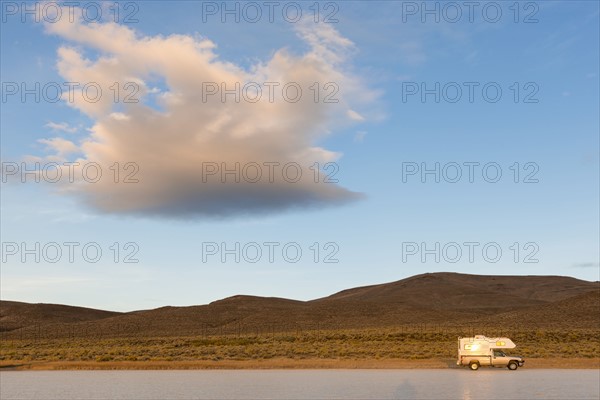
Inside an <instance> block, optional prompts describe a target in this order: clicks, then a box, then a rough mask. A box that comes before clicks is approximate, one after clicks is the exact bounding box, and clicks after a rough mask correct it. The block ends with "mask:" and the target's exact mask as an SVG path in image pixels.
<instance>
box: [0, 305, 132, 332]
mask: <svg viewBox="0 0 600 400" xmlns="http://www.w3.org/2000/svg"><path fill="white" fill-rule="evenodd" d="M120 314H121V313H118V312H113V311H104V310H96V309H93V308H84V307H74V306H65V305H61V304H44V303H38V304H30V303H22V302H18V301H6V300H0V332H3V331H10V330H14V329H19V328H24V327H28V326H39V325H45V324H57V323H64V324H65V323H75V322H82V321H95V320H99V319H103V318H108V317H112V316H116V315H120Z"/></svg>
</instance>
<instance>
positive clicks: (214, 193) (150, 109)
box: [43, 20, 374, 218]
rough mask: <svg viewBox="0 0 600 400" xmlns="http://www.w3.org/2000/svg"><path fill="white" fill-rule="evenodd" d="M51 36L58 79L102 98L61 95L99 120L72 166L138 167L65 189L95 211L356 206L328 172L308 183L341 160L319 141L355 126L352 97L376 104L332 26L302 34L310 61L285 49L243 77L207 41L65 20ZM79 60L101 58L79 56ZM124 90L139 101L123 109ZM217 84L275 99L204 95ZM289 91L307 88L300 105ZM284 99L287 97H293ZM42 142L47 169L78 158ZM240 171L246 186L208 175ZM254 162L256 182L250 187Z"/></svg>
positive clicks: (178, 213)
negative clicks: (93, 88)
mask: <svg viewBox="0 0 600 400" xmlns="http://www.w3.org/2000/svg"><path fill="white" fill-rule="evenodd" d="M47 29H48V31H49V32H50V33H52V34H56V35H59V36H60V37H62V38H63V39H65V40H66V41H68V42H71V43H70V44H69V45H68V46H66V45H65V46H64V47H61V48H60V49H59V50H58V57H59V59H58V62H57V66H58V71H59V73H60V74H61V76H62V77H63V78H64V79H65V81H71V82H81V83H84V82H97V83H98V84H99V85H100V87H101V88H102V89H103V95H102V97H101V98H100V100H99V101H97V102H90V101H86V99H85V98H83V97H82V96H81V95H80V93H81V92H80V91H77V90H76V91H75V97H74V98H73V99H71V100H72V101H70V100H68V99H66V98H65V100H66V101H68V104H70V105H71V106H73V107H75V108H77V109H78V110H80V111H81V112H83V113H85V114H86V115H88V116H89V117H91V118H92V119H93V120H94V121H95V122H94V125H93V126H92V127H91V129H90V130H89V135H88V136H87V137H86V138H84V139H83V140H81V141H80V142H79V143H78V147H79V151H80V155H81V158H79V159H78V160H69V161H79V162H82V163H85V162H95V163H98V164H99V165H100V166H102V169H103V172H104V174H105V175H106V173H107V172H108V171H109V170H110V169H109V167H110V166H111V165H113V164H114V163H115V162H119V163H120V165H121V168H122V167H123V166H124V164H125V163H127V162H132V163H135V164H136V165H137V166H138V167H139V170H138V171H137V172H136V174H135V178H136V180H138V181H139V182H138V183H129V184H124V183H117V184H116V183H114V182H113V180H112V179H102V180H101V181H99V182H97V183H95V184H86V183H85V182H78V183H79V184H74V185H68V186H65V188H64V189H65V190H67V191H68V192H69V193H74V194H76V195H80V196H82V197H83V198H84V199H85V201H86V202H87V203H88V204H89V205H91V206H93V207H94V208H96V209H98V210H100V211H102V212H108V213H127V214H142V215H159V216H168V217H185V218H187V217H190V216H200V217H203V216H209V217H225V216H233V215H239V214H247V213H265V212H277V211H281V210H284V209H289V208H295V207H307V206H325V205H335V204H340V203H345V202H348V201H352V200H354V199H357V198H359V197H361V195H360V194H358V193H354V192H351V191H349V190H347V189H345V188H343V187H341V186H340V185H338V184H335V183H325V182H323V181H324V180H325V178H326V177H325V174H324V172H323V171H320V172H318V175H317V176H316V179H315V171H314V169H309V167H310V166H312V165H314V164H315V163H319V165H320V166H323V165H324V164H325V163H327V162H332V161H335V160H337V159H338V158H339V154H338V153H335V152H332V151H329V150H326V149H324V148H323V147H319V145H318V143H319V141H320V140H321V139H323V138H324V137H325V136H327V135H329V134H330V133H331V131H332V130H333V129H335V128H336V127H339V126H342V125H343V124H345V123H348V124H349V123H356V121H360V120H362V116H361V115H360V114H359V113H358V112H356V111H355V110H353V109H352V107H351V104H350V103H351V101H350V100H351V99H352V101H355V100H356V99H361V100H362V101H366V102H368V101H370V100H371V99H372V98H373V97H374V94H373V92H371V91H369V90H366V88H364V87H363V85H362V84H361V82H360V80H359V79H357V77H356V76H353V75H352V74H351V73H350V72H348V69H347V67H346V66H347V65H348V56H349V55H350V53H352V52H353V44H352V42H351V41H349V40H348V39H346V38H344V37H342V36H341V35H340V34H339V33H338V32H337V31H336V30H335V29H334V28H332V27H331V26H329V25H325V24H312V25H306V24H300V25H298V26H297V27H296V28H295V29H297V33H298V37H299V38H300V39H301V40H303V41H304V42H305V43H306V44H307V45H308V47H309V50H308V51H307V52H306V53H304V54H300V55H298V54H293V53H291V52H290V51H288V50H285V49H282V50H279V51H276V52H275V53H274V54H273V56H272V57H271V58H270V59H269V60H265V61H262V62H257V63H256V64H255V65H253V66H251V67H249V68H243V67H241V66H239V65H236V64H234V63H230V62H225V61H223V60H221V59H220V58H219V57H218V56H217V54H216V45H215V44H214V43H213V42H211V41H210V40H208V39H206V38H200V37H192V36H187V35H170V36H166V37H164V36H154V37H143V36H140V35H139V34H138V33H137V32H135V31H133V30H132V29H129V28H127V27H124V26H120V25H117V24H114V23H101V24H100V23H94V24H85V23H83V22H75V23H70V22H69V21H67V20H66V21H61V22H58V23H54V24H49V25H48V28H47ZM85 51H88V52H90V53H91V54H95V55H96V56H95V57H94V59H89V58H86V57H85V56H84V54H85V53H84V52H85ZM88 57H89V56H88ZM114 82H118V84H119V85H120V86H121V91H120V102H117V103H115V101H114V99H113V95H114V91H113V90H109V89H108V88H109V87H111V86H112V85H113V83H114ZM126 82H134V83H135V86H137V87H139V89H140V90H139V93H137V94H136V95H135V96H134V98H138V99H140V101H139V102H138V103H123V96H124V95H126V94H127V93H130V92H131V90H130V89H131V87H130V88H129V89H125V88H123V86H124V85H125V83H126ZM213 82H214V83H216V84H217V85H219V86H220V85H221V84H225V85H226V87H227V88H229V89H231V88H234V87H235V85H236V83H239V84H240V87H244V85H245V84H247V83H249V82H256V83H259V84H260V85H263V83H264V82H275V83H278V84H279V86H278V87H276V88H275V90H274V97H273V99H272V100H273V101H270V100H271V99H269V97H270V96H269V93H268V90H269V88H268V87H267V86H262V90H263V95H262V97H261V98H260V100H258V101H256V102H251V101H249V100H252V99H253V98H254V92H253V91H252V90H250V91H248V92H246V94H247V98H248V100H246V99H245V98H244V97H243V96H242V98H241V99H240V102H239V103H238V102H236V101H235V100H234V96H233V95H229V96H227V97H226V98H225V101H222V99H221V97H220V96H219V95H206V93H207V92H206V91H207V89H208V86H207V84H208V85H209V86H211V84H210V83H213ZM290 82H294V83H295V84H297V85H299V86H300V87H301V88H302V90H303V93H302V96H301V98H300V100H299V101H297V102H295V103H293V102H291V101H286V100H285V99H284V98H283V97H282V90H281V89H282V87H283V85H285V84H286V83H290ZM315 82H317V83H318V85H319V87H320V98H319V101H315V99H314V92H313V91H312V90H311V89H310V87H311V86H312V85H313V84H314V83H315ZM328 82H333V83H334V84H335V85H336V86H337V87H338V88H339V91H338V92H337V93H336V94H335V96H334V97H333V98H336V99H337V100H338V102H337V103H325V102H324V95H326V94H328V93H332V92H333V90H334V89H335V87H336V86H332V85H330V86H329V87H327V88H325V84H327V83H328ZM247 87H248V88H249V87H250V86H247ZM210 89H214V87H211V88H210ZM203 92H204V97H203ZM287 93H288V94H289V96H290V97H294V96H295V90H294V88H290V89H289V91H288V92H287ZM251 97H252V99H251ZM43 143H45V144H47V145H48V146H50V147H52V146H53V145H61V146H55V147H56V149H57V150H58V151H57V154H56V155H54V156H52V157H53V158H52V159H53V160H56V159H57V158H60V157H63V158H65V157H66V156H65V154H67V153H73V151H74V149H73V148H72V146H71V145H70V144H69V143H66V144H69V146H65V141H62V140H58V139H50V140H45V141H44V142H43ZM65 147H67V149H66V150H65ZM67 150H68V152H67ZM65 159H66V158H65ZM236 163H239V166H240V170H242V169H243V167H244V166H247V169H246V178H248V177H250V178H249V179H246V178H244V175H243V174H242V176H241V177H240V179H239V182H235V177H234V175H232V174H230V175H226V176H225V177H224V179H223V177H222V176H221V175H220V174H219V173H216V174H214V175H208V172H212V171H213V170H214V169H215V166H217V167H218V168H219V170H220V169H222V167H226V168H229V169H231V168H234V167H235V165H236ZM268 163H279V165H275V164H268ZM291 163H296V164H291ZM286 164H287V165H289V166H292V165H293V166H296V165H299V166H300V168H301V171H302V177H301V178H300V179H299V180H298V181H297V182H292V181H294V180H295V176H296V172H297V171H296V168H290V169H288V170H287V172H288V173H287V174H286V175H284V174H283V170H282V167H283V166H284V165H286ZM256 165H259V166H261V171H262V174H263V176H262V178H261V179H259V180H258V181H257V182H255V180H256V179H255V177H256V172H257V169H256ZM269 165H272V167H269ZM270 168H273V169H270ZM331 170H333V168H331ZM131 171H133V167H131V166H130V168H129V169H128V170H127V171H123V170H121V177H120V180H121V181H122V180H123V176H124V175H126V174H127V172H131ZM242 172H243V171H242ZM271 172H274V173H273V174H272V175H271ZM111 174H112V172H111ZM111 176H112V175H111ZM315 181H317V182H315Z"/></svg>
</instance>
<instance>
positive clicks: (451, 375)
mask: <svg viewBox="0 0 600 400" xmlns="http://www.w3.org/2000/svg"><path fill="white" fill-rule="evenodd" d="M599 378H600V371H599V370H527V369H520V370H518V371H514V372H512V371H508V370H499V369H490V370H486V369H484V370H479V371H470V370H468V369H448V370H295V371H290V370H275V371H273V370H267V371H265V370H263V371H32V372H27V371H23V372H12V371H7V372H2V373H0V382H1V386H0V398H1V399H2V400H8V399H65V400H73V399H78V400H79V399H127V400H130V399H131V400H133V399H135V400H140V399H161V400H164V399H216V398H221V399H444V400H446V399H464V400H475V399H506V400H509V399H598V398H599V393H600V386H599V381H600V379H599Z"/></svg>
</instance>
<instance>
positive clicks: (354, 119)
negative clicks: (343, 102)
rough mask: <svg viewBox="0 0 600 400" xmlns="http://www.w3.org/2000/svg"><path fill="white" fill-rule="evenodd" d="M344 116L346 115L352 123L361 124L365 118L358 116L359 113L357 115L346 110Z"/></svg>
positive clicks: (352, 111)
mask: <svg viewBox="0 0 600 400" xmlns="http://www.w3.org/2000/svg"><path fill="white" fill-rule="evenodd" d="M346 114H347V115H348V117H349V118H350V119H351V120H353V121H359V122H362V121H364V120H365V117H363V116H362V115H360V114H359V113H357V112H356V111H354V110H348V111H346Z"/></svg>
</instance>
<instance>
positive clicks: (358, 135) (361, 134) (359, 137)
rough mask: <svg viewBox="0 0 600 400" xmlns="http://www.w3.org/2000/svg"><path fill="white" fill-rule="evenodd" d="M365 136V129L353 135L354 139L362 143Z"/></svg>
mask: <svg viewBox="0 0 600 400" xmlns="http://www.w3.org/2000/svg"><path fill="white" fill-rule="evenodd" d="M365 136H367V132H366V131H358V132H356V134H355V135H354V141H355V142H357V143H362V142H363V141H364V140H365Z"/></svg>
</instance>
